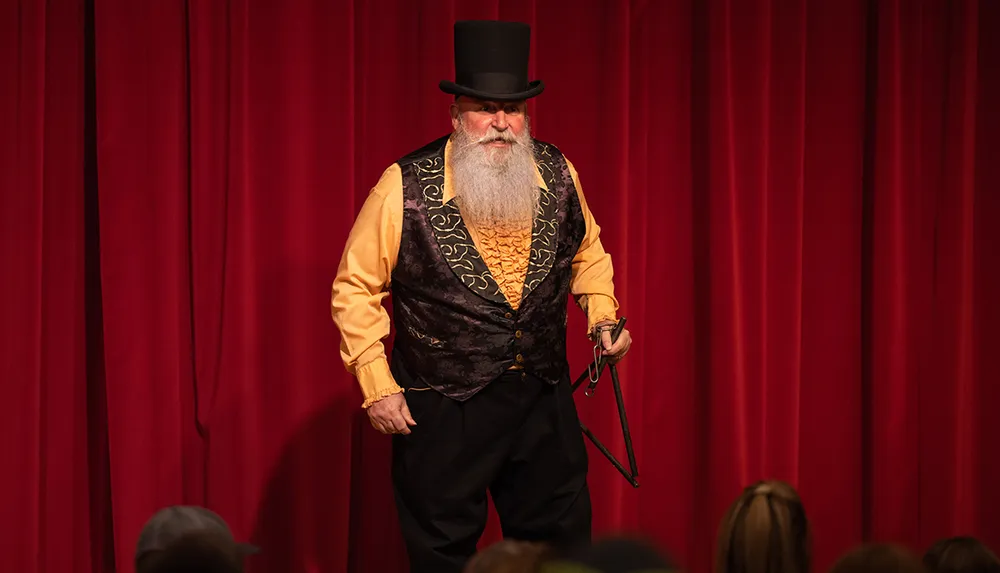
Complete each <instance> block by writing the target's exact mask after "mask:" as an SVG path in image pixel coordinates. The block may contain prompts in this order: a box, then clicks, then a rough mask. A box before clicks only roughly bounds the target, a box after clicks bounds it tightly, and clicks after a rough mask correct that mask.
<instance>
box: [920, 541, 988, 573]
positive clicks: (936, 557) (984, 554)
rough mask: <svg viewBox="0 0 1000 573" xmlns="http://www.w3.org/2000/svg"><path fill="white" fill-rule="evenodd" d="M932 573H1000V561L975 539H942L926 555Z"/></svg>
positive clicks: (926, 562)
mask: <svg viewBox="0 0 1000 573" xmlns="http://www.w3.org/2000/svg"><path fill="white" fill-rule="evenodd" d="M924 565H925V566H926V567H927V569H928V570H929V571H930V572H931V573H1000V559H997V556H996V555H995V554H994V553H993V552H992V551H990V549H989V548H988V547H986V546H985V545H983V543H982V542H981V541H979V540H978V539H976V538H975V537H968V536H959V537H949V538H947V539H942V540H940V541H938V542H937V543H935V544H934V545H932V546H931V548H930V549H928V550H927V553H925V554H924Z"/></svg>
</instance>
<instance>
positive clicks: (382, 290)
mask: <svg viewBox="0 0 1000 573" xmlns="http://www.w3.org/2000/svg"><path fill="white" fill-rule="evenodd" d="M402 217H403V181H402V172H401V171H400V168H399V165H398V164H393V165H392V166H391V167H389V168H388V169H386V171H385V172H384V173H383V174H382V177H381V179H379V182H378V184H376V186H375V187H374V188H373V189H372V190H371V192H370V193H369V194H368V197H367V198H366V200H365V203H364V205H362V207H361V212H360V213H359V214H358V216H357V218H356V219H355V222H354V226H353V227H352V228H351V232H350V234H349V235H348V238H347V244H346V245H345V247H344V253H343V256H342V257H341V260H340V265H339V267H338V269H337V276H336V278H335V279H334V281H333V289H332V295H331V300H330V308H331V313H332V315H333V322H334V324H336V326H337V329H338V330H339V331H340V336H341V344H340V357H341V359H342V360H343V362H344V366H345V367H346V368H347V371H348V372H350V373H351V374H352V375H354V376H355V377H356V378H357V380H358V384H359V385H360V387H361V393H362V395H363V396H364V403H363V404H362V408H368V407H369V406H371V405H372V404H373V403H375V402H376V401H378V400H381V399H382V398H385V397H387V396H391V395H393V394H397V393H399V392H402V391H403V390H402V388H400V387H399V385H397V384H396V381H395V380H394V379H393V377H392V374H391V373H390V371H389V363H388V360H387V359H386V355H385V346H384V345H383V343H382V340H383V339H385V338H386V337H387V336H389V332H390V319H389V313H388V312H386V310H385V308H384V307H383V306H382V301H383V300H384V299H385V298H386V297H387V296H388V295H389V284H390V278H391V276H392V270H393V268H395V266H396V260H397V257H398V255H399V242H400V236H401V232H402V231H401V228H402Z"/></svg>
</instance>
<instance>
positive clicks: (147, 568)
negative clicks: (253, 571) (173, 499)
mask: <svg viewBox="0 0 1000 573" xmlns="http://www.w3.org/2000/svg"><path fill="white" fill-rule="evenodd" d="M258 551H259V550H258V548H257V547H256V546H254V545H251V544H249V543H240V542H237V541H236V540H235V539H234V538H233V532H232V531H231V530H230V529H229V525H228V524H226V522H225V520H223V519H222V517H221V516H219V515H218V514H217V513H215V512H213V511H211V510H209V509H206V508H204V507H198V506H189V505H174V506H170V507H165V508H163V509H161V510H160V511H158V512H156V513H155V514H154V515H153V516H152V517H150V518H149V520H148V521H147V522H146V524H145V525H144V526H143V528H142V532H141V533H140V534H139V540H138V542H137V543H136V548H135V558H134V564H135V571H136V572H137V573H171V572H181V571H189V572H196V571H205V572H211V573H238V572H239V571H242V570H243V562H244V559H245V558H246V557H247V556H248V555H251V554H254V553H257V552H258Z"/></svg>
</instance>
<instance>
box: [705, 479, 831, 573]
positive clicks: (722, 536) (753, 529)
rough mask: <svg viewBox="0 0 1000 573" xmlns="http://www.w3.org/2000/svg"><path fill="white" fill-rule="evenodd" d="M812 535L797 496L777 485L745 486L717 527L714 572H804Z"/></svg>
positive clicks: (809, 561) (809, 558)
mask: <svg viewBox="0 0 1000 573" xmlns="http://www.w3.org/2000/svg"><path fill="white" fill-rule="evenodd" d="M811 567H812V548H811V534H810V531H809V521H808V519H807V518H806V512H805V508H804V507H803V506H802V501H801V500H800V499H799V495H798V493H797V492H796V491H795V489H794V488H792V486H790V485H788V484H787V483H785V482H782V481H761V482H757V483H755V484H753V485H752V486H749V487H747V488H746V489H744V490H743V493H742V494H741V495H740V497H739V498H737V499H736V501H735V502H733V504H732V505H731V506H730V508H729V511H728V512H726V515H725V517H724V518H723V519H722V523H721V524H720V527H719V538H718V544H717V547H716V558H715V571H716V573H808V572H809V570H810V568H811Z"/></svg>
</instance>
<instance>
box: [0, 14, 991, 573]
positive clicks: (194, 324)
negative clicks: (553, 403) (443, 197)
mask: <svg viewBox="0 0 1000 573" xmlns="http://www.w3.org/2000/svg"><path fill="white" fill-rule="evenodd" d="M469 18H501V19H516V20H521V21H525V22H528V23H529V24H531V25H532V62H531V65H530V75H531V78H532V79H535V78H537V79H542V80H543V81H544V82H545V83H546V86H547V87H546V90H545V92H544V94H542V95H541V96H540V97H539V98H537V99H535V100H532V101H531V102H530V105H529V112H530V114H531V125H532V129H533V130H534V135H535V136H536V137H538V138H539V139H542V140H545V141H550V142H552V143H555V144H556V145H558V146H559V147H560V148H561V149H562V151H563V152H565V153H566V155H567V156H568V157H569V159H570V160H571V161H572V162H573V163H574V165H575V166H576V167H577V169H578V170H579V173H580V176H581V182H582V187H583V192H584V193H585V195H586V198H587V201H588V203H589V205H590V207H591V209H592V210H593V211H594V212H595V215H596V217H597V220H598V222H599V224H600V225H601V227H602V240H603V242H604V245H605V247H606V248H607V249H608V250H609V251H610V252H611V253H612V255H613V257H614V260H615V271H616V272H615V276H616V286H617V289H618V290H617V294H618V296H619V299H620V301H621V303H622V310H621V312H622V314H623V315H624V316H626V317H627V318H628V327H629V328H630V330H631V331H632V332H633V336H634V338H635V344H634V346H633V351H632V352H631V353H630V356H629V357H628V359H627V360H626V361H625V362H624V363H623V364H622V365H621V374H622V381H623V391H624V399H625V403H626V407H627V409H628V413H629V421H630V425H631V433H632V437H633V441H634V444H635V449H636V456H637V459H638V465H639V474H640V475H639V481H640V483H641V484H642V485H641V487H640V488H639V489H633V488H632V487H631V486H629V485H628V484H627V483H626V482H625V481H624V480H623V479H622V478H621V476H620V475H619V474H618V472H617V471H616V470H615V469H614V468H613V467H611V465H610V464H608V463H607V462H606V460H604V458H603V456H602V455H601V454H600V453H599V452H598V451H597V450H596V449H594V448H590V450H589V451H590V454H591V463H590V467H591V473H590V475H591V488H592V492H593V497H594V512H595V531H596V533H597V534H598V535H602V534H605V533H610V532H615V531H622V530H625V531H638V532H643V533H645V534H647V535H649V536H651V537H653V538H654V539H656V540H657V541H659V542H661V543H663V544H664V545H665V546H666V547H667V548H668V549H669V550H670V551H671V552H672V553H673V554H674V555H675V557H676V558H677V559H678V560H679V562H680V563H681V564H682V565H683V566H684V568H685V569H687V570H690V571H708V570H709V567H710V564H711V557H712V549H713V546H714V536H715V533H716V530H717V527H718V520H719V519H720V517H721V516H722V514H723V512H724V511H725V509H726V507H727V506H728V505H729V503H730V502H731V501H732V499H734V498H735V497H736V496H737V495H738V493H739V491H740V488H742V487H743V486H745V485H747V484H748V483H750V482H753V481H755V480H758V479H769V478H777V479H784V480H788V481H789V482H791V483H792V484H793V485H794V486H795V487H797V488H798V489H799V491H800V492H801V493H802V496H803V498H804V500H805V503H806V505H807V511H808V513H809V515H810V517H811V518H812V520H813V526H814V529H815V542H816V559H817V562H816V566H817V567H818V568H826V566H827V565H828V564H829V563H830V562H832V560H833V559H834V558H835V557H836V556H837V555H839V554H840V553H841V552H843V551H844V550H846V549H847V548H849V547H850V546H851V545H853V544H855V543H858V542H860V541H863V540H880V541H885V540H892V541H897V542H901V543H904V544H907V545H909V546H911V547H913V548H914V549H916V550H918V551H920V550H923V549H924V548H925V547H926V546H928V545H929V544H930V543H931V542H932V541H933V540H935V539H937V538H940V537H942V536H946V535H954V534H966V533H969V534H974V535H977V536H980V537H981V538H983V539H984V540H985V541H987V542H988V543H991V544H993V545H994V546H998V545H1000V519H998V518H997V511H996V508H998V507H1000V494H998V493H997V492H996V491H995V490H996V488H994V487H991V486H992V484H994V483H997V482H998V481H1000V461H997V460H996V459H995V458H996V456H992V455H990V452H991V451H992V450H991V449H990V448H991V445H992V444H993V443H994V442H996V441H997V440H998V439H1000V431H998V430H997V428H996V425H995V424H992V423H991V422H992V418H991V416H992V415H993V414H994V410H995V409H996V404H1000V389H998V387H997V385H996V384H994V383H992V382H993V379H994V378H995V376H994V375H993V373H994V372H995V370H996V366H997V364H996V362H997V358H996V357H997V356H998V352H997V351H998V350H1000V302H998V300H997V297H996V296H995V294H994V293H996V292H998V291H1000V269H998V265H997V264H996V262H995V258H996V256H995V253H996V252H997V251H998V250H1000V230H998V228H1000V225H998V221H1000V193H998V192H997V189H1000V168H998V167H997V166H998V165H1000V135H997V134H1000V111H998V109H1000V108H998V106H996V105H995V104H993V103H992V102H995V101H1000V76H998V75H997V74H995V73H992V72H991V71H990V70H992V69H993V68H994V67H996V66H997V65H1000V39H998V37H997V36H998V35H997V34H990V33H989V31H991V30H993V29H997V28H998V27H1000V5H998V4H997V3H996V2H988V1H978V2H975V1H972V2H947V1H945V0H931V1H927V2H920V3H915V2H904V1H901V0H887V1H878V2H875V1H871V0H844V1H841V2H809V1H806V0H793V1H790V2H776V1H774V0H741V1H739V2H737V1H735V0H708V1H700V2H696V1H683V2H650V1H643V0H631V1H630V2H610V1H607V0H583V1H577V2H574V3H573V4H572V5H570V4H569V3H565V2H539V1H537V0H512V1H503V2H501V1H499V0H480V1H474V2H467V1H461V2H460V1H457V0H449V1H447V2H412V1H405V0H389V1H387V2H379V3H375V2H363V1H360V0H356V1H346V0H344V1H340V2H332V3H331V2H325V1H319V0H304V1H302V2H296V3H288V2H279V1H277V0H255V1H253V2H250V1H248V0H234V1H232V2H226V3H223V2H182V1H175V2H130V1H128V0H100V1H97V2H93V3H91V2H89V1H85V0H48V2H40V1H31V0H18V1H17V2H7V3H4V5H3V6H2V7H0V32H2V33H0V78H2V79H3V86H4V87H3V89H2V90H0V98H2V99H0V191H2V193H0V255H2V265H3V267H2V268H3V276H4V278H5V279H6V280H4V281H2V282H0V300H2V303H0V313H2V314H0V368H2V369H0V383H2V384H3V391H4V397H5V404H6V408H7V412H6V413H5V415H4V416H0V434H2V435H3V436H5V440H4V443H3V446H2V447H3V450H2V452H3V455H4V459H5V460H7V461H8V464H9V465H10V467H11V468H12V469H13V470H16V471H8V472H6V477H5V478H4V480H6V481H5V482H4V486H5V489H6V491H8V492H16V494H14V495H11V496H10V500H9V503H6V504H4V506H3V510H2V512H3V513H2V514H0V515H2V516H3V517H5V518H6V519H4V520H3V523H6V524H7V525H6V526H5V528H4V529H3V530H2V531H0V533H2V535H0V538H2V539H3V540H4V541H3V544H4V549H6V551H5V553H6V554H7V555H9V556H10V557H9V561H10V563H11V566H12V567H15V568H18V569H20V570H25V571H41V572H44V571H57V570H58V571H110V570H116V571H131V568H132V567H131V559H132V551H133V548H134V546H135V540H136V536H137V535H138V533H139V529H140V528H141V526H142V523H143V522H144V521H145V520H146V519H147V518H148V516H149V515H150V514H151V513H152V512H154V511H155V510H156V509H158V508H159V507H161V506H164V505H168V504H174V503H195V504H202V505H208V506H209V507H211V508H213V509H215V510H216V511H218V512H219V513H220V514H222V515H223V517H225V518H226V519H227V520H228V521H229V522H230V523H231V525H232V527H233V529H234V532H235V534H236V536H237V537H239V538H241V539H249V540H252V541H254V542H255V543H258V544H260V545H261V546H262V547H263V548H264V552H263V553H262V554H261V555H258V556H255V557H254V558H252V559H251V564H252V565H251V566H252V569H253V570H255V571H265V572H269V571H274V572H277V571H282V572H287V571H331V572H333V571H351V572H362V571H376V570H379V571H403V570H405V551H404V548H403V544H402V541H401V539H400V537H399V530H398V525H397V523H396V516H395V508H394V504H393V499H392V494H391V483H390V476H389V461H390V445H389V440H388V439H387V438H386V437H384V436H381V435H378V434H376V433H375V432H374V430H372V429H371V427H370V426H369V424H368V422H367V419H366V416H365V415H364V413H363V412H362V411H361V410H360V409H359V406H360V403H361V398H360V393H359V392H358V390H357V388H356V384H355V382H354V381H353V380H352V379H351V377H349V376H348V375H347V374H346V372H345V371H344V369H343V366H342V364H341V362H340V357H339V351H338V350H339V336H338V334H337V332H336V329H335V327H334V325H333V323H332V321H331V319H330V315H329V307H328V301H329V293H330V283H331V281H332V280H333V276H334V273H335V271H336V267H337V264H338V262H339V259H340V256H341V251H342V248H343V244H344V240H345V238H346V236H347V233H348V231H349V229H350V226H351V225H352V223H353V221H354V217H355V214H356V213H357V212H358V210H359V209H360V206H361V204H362V203H363V201H364V200H365V198H366V196H367V194H368V192H369V190H370V189H371V187H372V186H373V185H374V184H375V182H376V181H377V180H378V178H379V176H380V175H381V173H382V172H383V170H384V169H385V168H386V167H388V166H389V165H390V164H391V163H392V162H393V161H395V160H396V159H397V158H399V157H401V156H402V155H404V154H406V153H408V152H409V151H411V150H412V149H415V148H416V147H418V146H420V145H422V144H423V143H425V142H427V141H429V140H430V139H432V138H435V137H438V136H440V135H443V134H445V133H447V132H448V131H449V130H450V123H449V121H448V105H449V103H450V98H449V96H447V95H446V94H443V93H441V92H440V91H439V90H438V89H437V83H438V82H439V81H440V80H441V79H446V78H450V77H451V76H452V74H453V70H452V54H451V50H452V48H451V41H452V37H451V26H452V23H453V22H454V21H455V20H457V19H469ZM568 304H569V305H570V307H571V308H570V321H569V325H568V331H569V336H570V340H569V345H570V348H569V359H570V365H571V369H572V370H573V374H574V375H576V374H579V373H580V372H582V371H583V370H584V369H585V367H586V362H587V360H588V359H589V358H590V357H591V356H592V347H591V346H590V345H589V344H588V342H587V340H586V338H585V336H584V332H585V321H584V317H583V315H582V313H580V312H579V311H578V310H577V309H576V308H575V307H574V306H573V305H572V304H571V303H569V302H568ZM390 309H391V303H390ZM389 342H390V348H391V340H390V341H389ZM577 403H578V406H579V409H580V415H581V417H582V419H583V420H584V422H585V423H586V424H587V425H588V426H589V427H590V428H592V429H593V430H594V431H595V433H596V434H597V435H598V437H599V438H600V439H601V440H602V441H603V442H604V443H605V444H606V445H608V446H609V448H610V449H611V450H612V452H614V453H615V455H616V456H618V457H619V459H625V448H624V444H623V441H622V439H621V430H620V426H619V421H618V415H617V411H616V409H615V407H614V396H613V393H612V391H611V386H610V382H609V381H607V380H605V381H603V382H602V384H601V385H600V386H598V392H597V394H596V395H595V396H594V397H591V398H587V397H584V396H583V395H582V393H580V395H579V396H578V397H577ZM588 447H589V446H588ZM501 535H502V531H501V528H500V525H499V522H498V521H497V519H496V517H495V516H491V518H490V522H489V525H488V527H487V530H486V533H485V536H484V539H483V543H484V544H486V543H490V542H492V541H495V540H496V539H499V538H500V536H501Z"/></svg>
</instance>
